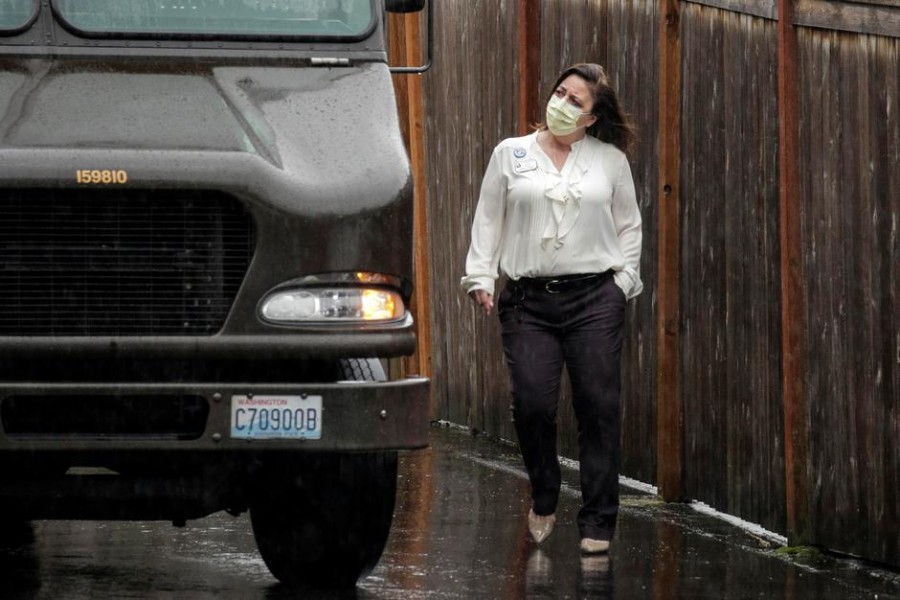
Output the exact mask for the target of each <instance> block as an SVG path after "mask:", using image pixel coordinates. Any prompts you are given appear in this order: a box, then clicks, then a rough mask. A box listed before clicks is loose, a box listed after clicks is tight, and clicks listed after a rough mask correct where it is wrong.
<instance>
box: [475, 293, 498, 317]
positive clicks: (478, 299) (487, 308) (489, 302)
mask: <svg viewBox="0 0 900 600" xmlns="http://www.w3.org/2000/svg"><path fill="white" fill-rule="evenodd" d="M469 295H470V296H472V300H474V301H475V303H476V304H478V305H480V306H481V308H483V309H484V314H486V315H490V314H491V310H493V308H494V295H493V294H489V293H487V292H486V291H484V290H475V291H473V292H471V293H470V294H469Z"/></svg>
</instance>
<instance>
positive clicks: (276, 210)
mask: <svg viewBox="0 0 900 600" xmlns="http://www.w3.org/2000/svg"><path fill="white" fill-rule="evenodd" d="M423 4H424V0H154V1H152V2H151V1H148V0H0V531H3V530H6V531H8V530H9V529H10V528H14V527H16V526H17V524H21V523H27V522H28V521H30V520H35V519H98V520H101V519H126V520H148V519H154V520H171V521H172V522H173V523H174V524H176V525H182V524H184V523H185V522H186V521H187V520H189V519H198V518H201V517H203V516H206V515H209V514H211V513H214V512H217V511H221V510H227V511H229V512H231V513H232V514H235V515H237V514H241V513H243V512H245V511H249V513H250V520H251V523H252V527H253V532H254V535H255V538H256V541H257V545H258V547H259V551H260V553H261V555H262V557H263V559H264V560H265V562H266V564H267V566H268V567H269V569H270V571H271V572H272V573H273V575H274V576H275V577H276V578H278V579H279V580H280V581H282V582H284V583H286V584H288V585H291V586H317V587H348V586H353V585H355V583H356V581H357V579H358V578H359V577H361V576H363V575H364V574H366V573H367V572H368V571H369V570H371V568H372V567H373V566H374V565H375V564H376V563H377V561H378V559H379V557H380V555H381V552H382V550H383V548H384V545H385V542H386V540H387V536H388V531H389V529H390V525H391V519H392V515H393V509H394V496H395V490H396V477H397V453H398V451H401V450H405V449H416V448H422V447H424V446H426V445H427V443H428V418H429V408H428V386H429V382H428V381H427V379H424V378H421V377H415V376H410V377H400V378H398V379H397V380H394V381H388V380H387V379H386V377H385V374H384V373H385V371H384V368H383V364H384V363H383V361H384V360H385V359H389V358H391V357H400V356H404V355H410V354H411V353H413V352H414V349H415V333H414V328H413V322H412V317H411V315H410V312H409V310H408V305H409V300H410V297H411V293H412V289H413V288H412V286H413V250H412V248H413V239H412V236H413V197H412V194H413V186H412V178H411V175H410V165H409V160H408V157H407V154H406V151H405V148H404V144H403V140H402V136H401V131H400V126H399V123H398V114H397V107H396V104H395V95H394V89H393V87H392V80H391V70H390V68H389V66H388V64H387V56H386V44H385V30H386V12H390V11H394V12H413V11H419V10H421V9H422V8H423Z"/></svg>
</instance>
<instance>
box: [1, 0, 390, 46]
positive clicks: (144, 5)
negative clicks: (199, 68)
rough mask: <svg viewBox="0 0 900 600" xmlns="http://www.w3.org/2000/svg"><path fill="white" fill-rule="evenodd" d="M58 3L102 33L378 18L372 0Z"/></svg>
mask: <svg viewBox="0 0 900 600" xmlns="http://www.w3.org/2000/svg"><path fill="white" fill-rule="evenodd" d="M3 2H5V3H6V4H9V3H10V0H0V3H3ZM12 4H13V6H17V5H23V4H27V5H30V4H31V0H18V1H16V0H12ZM53 8H54V10H55V12H56V14H57V15H58V17H59V18H61V19H62V20H63V21H64V22H66V23H67V24H68V25H69V26H71V27H73V28H75V29H76V30H78V31H81V32H84V33H87V34H100V35H104V34H138V35H140V34H147V35H153V36H154V37H158V36H160V35H166V34H171V35H177V36H179V37H180V36H188V37H190V36H194V35H196V36H198V37H208V36H254V37H258V36H262V37H265V36H279V37H284V36H289V37H294V36H296V37H357V36H360V35H362V34H364V33H365V32H367V31H368V30H369V28H370V27H371V26H372V25H373V20H374V11H373V9H372V0H53Z"/></svg>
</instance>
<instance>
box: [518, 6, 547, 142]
mask: <svg viewBox="0 0 900 600" xmlns="http://www.w3.org/2000/svg"><path fill="white" fill-rule="evenodd" d="M518 8H519V11H518V21H519V27H518V36H519V40H518V41H519V53H518V72H519V135H525V134H526V133H528V131H529V130H530V129H531V126H532V125H533V124H535V123H537V122H539V121H541V120H542V119H541V106H540V105H541V101H540V93H541V91H540V87H541V3H540V0H519V7H518Z"/></svg>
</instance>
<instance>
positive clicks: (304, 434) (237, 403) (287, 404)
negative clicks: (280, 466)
mask: <svg viewBox="0 0 900 600" xmlns="http://www.w3.org/2000/svg"><path fill="white" fill-rule="evenodd" d="M231 437H232V438H238V439H249V440H271V439H300V440H318V439H320V438H321V437H322V396H232V397H231Z"/></svg>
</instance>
